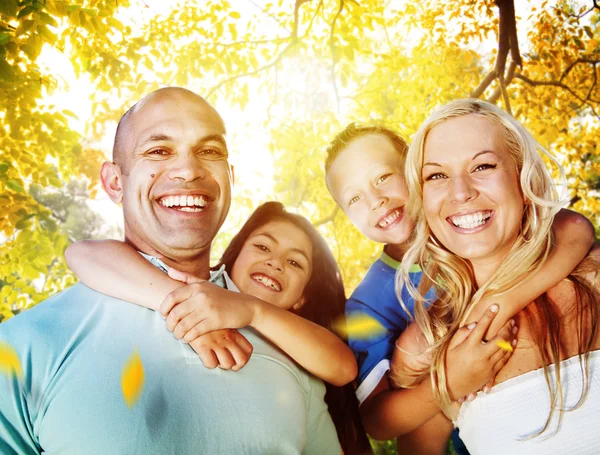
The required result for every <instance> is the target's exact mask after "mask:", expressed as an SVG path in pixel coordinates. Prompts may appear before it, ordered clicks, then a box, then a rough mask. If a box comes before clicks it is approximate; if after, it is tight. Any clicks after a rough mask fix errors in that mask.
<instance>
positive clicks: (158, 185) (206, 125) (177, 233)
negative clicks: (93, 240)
mask: <svg viewBox="0 0 600 455" xmlns="http://www.w3.org/2000/svg"><path fill="white" fill-rule="evenodd" d="M142 103H143V104H141V105H140V106H139V107H138V108H137V110H136V111H134V112H133V113H132V115H131V118H129V119H128V122H129V123H128V129H127V130H126V131H125V133H126V134H127V136H126V138H125V141H124V143H123V153H124V154H125V155H126V156H125V162H126V165H125V167H126V169H124V170H122V171H123V174H122V181H121V184H122V196H123V210H124V215H125V236H126V238H127V239H128V241H130V242H131V243H133V244H134V245H135V246H136V247H137V248H140V249H143V250H145V251H147V252H149V253H154V254H156V253H158V254H159V255H160V256H167V257H171V258H178V257H182V256H183V257H190V256H194V255H197V254H198V253H200V252H202V251H206V250H208V249H210V244H211V242H212V240H213V238H214V237H215V235H216V233H217V231H218V230H219V228H220V227H221V225H222V224H223V221H224V220H225V217H226V216H227V212H228V210H229V205H230V202H231V172H230V171H231V170H230V166H229V163H228V161H227V158H228V152H227V146H226V143H225V139H224V134H225V130H224V127H223V123H222V121H221V118H220V117H219V116H218V114H217V113H216V112H215V111H214V109H213V108H212V107H211V106H209V105H208V104H207V103H206V102H204V101H203V100H202V99H201V98H198V97H195V96H194V95H192V94H189V93H186V92H183V91H176V90H174V91H162V92H157V93H156V94H154V96H153V95H150V97H149V98H147V99H145V100H144V101H143V102H142Z"/></svg>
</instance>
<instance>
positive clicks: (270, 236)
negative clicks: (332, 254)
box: [255, 232, 310, 264]
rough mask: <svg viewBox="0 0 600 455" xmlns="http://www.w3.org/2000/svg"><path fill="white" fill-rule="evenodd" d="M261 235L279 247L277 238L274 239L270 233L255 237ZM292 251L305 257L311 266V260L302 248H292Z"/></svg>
mask: <svg viewBox="0 0 600 455" xmlns="http://www.w3.org/2000/svg"><path fill="white" fill-rule="evenodd" d="M259 235H262V236H265V237H267V238H269V239H271V240H272V241H273V242H274V243H276V244H277V245H279V242H278V241H277V239H276V238H275V237H273V236H272V235H271V234H269V233H268V232H259V233H258V234H255V237H258V236H259ZM291 251H294V252H296V253H298V254H301V255H302V256H304V258H305V259H306V262H308V263H309V264H310V259H308V255H307V254H306V253H305V252H304V251H302V250H301V249H300V248H291Z"/></svg>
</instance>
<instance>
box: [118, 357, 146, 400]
mask: <svg viewBox="0 0 600 455" xmlns="http://www.w3.org/2000/svg"><path fill="white" fill-rule="evenodd" d="M121 388H122V389H123V398H124V399H125V404H126V405H127V406H128V407H129V408H132V407H133V405H134V404H136V403H137V401H138V400H139V398H140V395H141V394H142V389H143V388H144V365H142V359H141V358H140V354H139V352H138V350H137V348H136V350H135V351H134V353H133V354H132V355H131V357H129V359H128V360H127V362H126V363H125V367H124V368H123V373H122V374H121Z"/></svg>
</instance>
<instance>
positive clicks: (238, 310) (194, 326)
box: [161, 269, 357, 386]
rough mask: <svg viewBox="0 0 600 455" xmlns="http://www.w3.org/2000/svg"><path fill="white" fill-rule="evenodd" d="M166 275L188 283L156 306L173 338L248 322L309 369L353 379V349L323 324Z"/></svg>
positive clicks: (340, 381)
mask: <svg viewBox="0 0 600 455" xmlns="http://www.w3.org/2000/svg"><path fill="white" fill-rule="evenodd" d="M169 274H170V275H171V276H173V277H176V278H177V279H180V280H181V281H186V282H187V283H189V284H188V285H187V286H184V287H182V288H179V289H177V290H175V291H174V292H172V293H171V294H170V295H169V296H168V297H167V298H166V299H165V301H164V302H163V304H162V305H161V312H162V313H163V314H164V315H166V314H168V317H167V328H168V329H169V330H172V331H173V334H174V335H175V337H176V338H182V339H183V340H184V341H187V342H191V341H192V340H194V339H195V338H196V337H197V336H199V335H202V334H204V333H206V332H210V331H213V330H216V329H222V328H240V327H246V326H251V327H253V328H254V329H256V330H257V331H258V332H260V333H261V334H262V335H263V336H264V337H265V338H266V339H267V340H269V341H270V342H272V343H273V344H275V345H276V346H277V347H279V348H280V349H281V350H282V351H284V352H285V353H286V354H287V355H289V356H290V357H291V358H292V359H294V360H295V361H296V362H297V363H298V364H300V366H302V367H303V368H304V369H306V370H307V371H308V372H310V373H312V374H314V375H315V376H317V377H318V378H320V379H322V380H324V381H326V382H329V383H330V384H333V385H336V386H342V385H344V384H347V383H349V382H350V381H352V380H353V379H354V378H355V377H356V374H357V366H356V359H355V358H354V355H353V354H352V351H351V350H350V348H349V347H348V346H346V344H345V343H344V342H343V341H342V340H341V339H339V338H338V337H337V336H336V335H334V334H333V333H332V332H330V331H329V330H327V329H325V328H324V327H321V326H319V325H317V324H315V323H313V322H311V321H309V320H307V319H304V318H303V317H301V316H298V315H296V314H294V313H292V312H291V311H287V310H284V309H282V308H279V307H277V306H275V305H271V304H270V303H267V302H264V301H262V300H260V299H258V298H256V297H253V296H251V295H248V294H240V293H238V292H232V291H227V290H225V289H222V288H220V287H218V286H216V285H214V284H213V283H208V282H206V281H201V280H199V281H197V280H194V279H193V278H192V279H191V280H190V279H189V278H187V279H186V275H187V274H184V273H182V272H178V271H173V270H172V269H171V270H170V271H169ZM187 277H189V275H187Z"/></svg>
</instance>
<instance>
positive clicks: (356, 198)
mask: <svg viewBox="0 0 600 455" xmlns="http://www.w3.org/2000/svg"><path fill="white" fill-rule="evenodd" d="M359 199H360V198H359V197H358V196H354V197H353V198H352V199H350V200H349V201H348V205H352V204H354V203H355V202H358V200H359Z"/></svg>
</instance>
